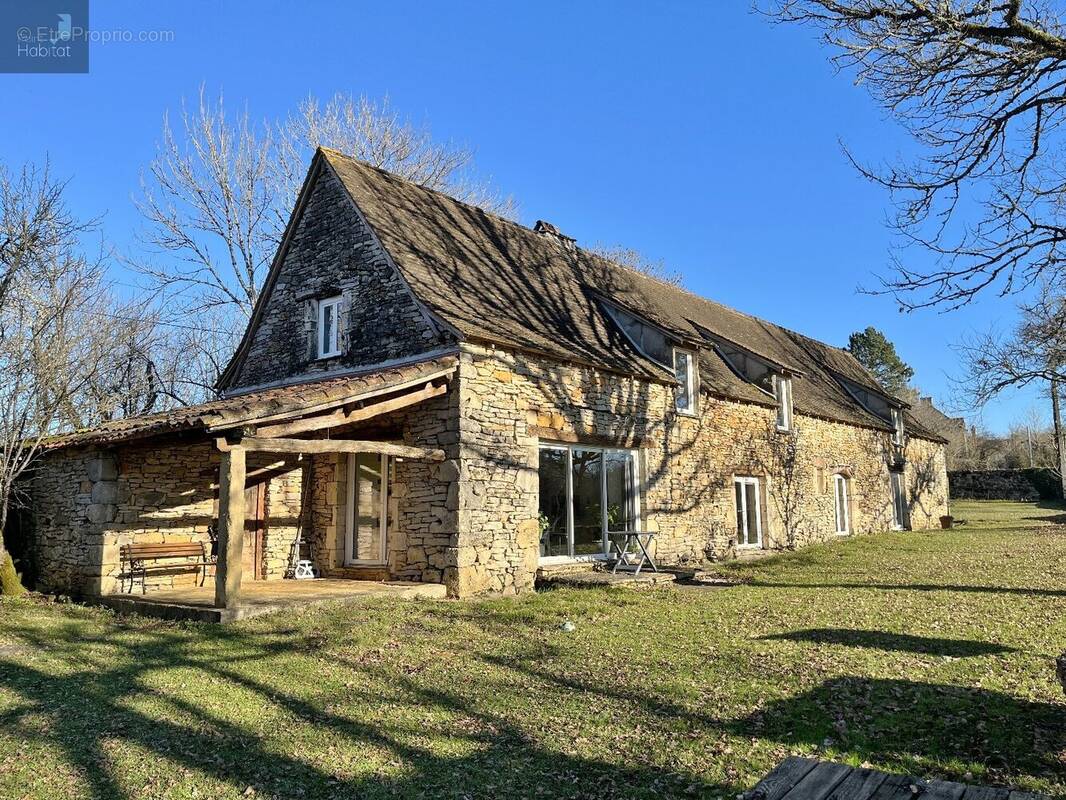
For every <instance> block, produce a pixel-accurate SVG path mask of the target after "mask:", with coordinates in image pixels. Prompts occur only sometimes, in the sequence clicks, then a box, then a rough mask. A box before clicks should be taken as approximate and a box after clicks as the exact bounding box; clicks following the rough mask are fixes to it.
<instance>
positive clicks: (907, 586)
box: [751, 577, 1066, 597]
mask: <svg viewBox="0 0 1066 800" xmlns="http://www.w3.org/2000/svg"><path fill="white" fill-rule="evenodd" d="M751 585H752V586H757V587H760V588H764V589H874V590H876V591H890V592H893V591H908V592H967V593H971V592H972V593H988V594H1012V595H1023V596H1024V595H1029V596H1032V597H1066V589H1039V588H1036V587H1032V586H965V585H961V586H960V585H958V584H951V583H858V582H845V581H839V582H820V583H804V582H800V581H795V582H789V581H773V580H762V579H760V578H758V577H755V578H754V579H753V580H752V582H751Z"/></svg>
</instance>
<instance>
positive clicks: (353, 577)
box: [323, 567, 389, 581]
mask: <svg viewBox="0 0 1066 800" xmlns="http://www.w3.org/2000/svg"><path fill="white" fill-rule="evenodd" d="M323 577H325V578H330V579H338V580H349V581H387V580H388V579H389V568H388V567H334V568H333V569H331V570H327V572H326V574H325V575H324V576H323Z"/></svg>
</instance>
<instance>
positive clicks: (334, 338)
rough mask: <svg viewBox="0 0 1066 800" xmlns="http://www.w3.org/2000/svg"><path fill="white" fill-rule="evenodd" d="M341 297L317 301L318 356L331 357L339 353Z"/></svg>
mask: <svg viewBox="0 0 1066 800" xmlns="http://www.w3.org/2000/svg"><path fill="white" fill-rule="evenodd" d="M340 311H341V299H340V298H339V297H329V298H327V299H325V300H319V301H318V331H317V337H316V338H317V340H318V357H319V358H332V357H333V356H339V355H340V354H341V334H340V327H341V325H340Z"/></svg>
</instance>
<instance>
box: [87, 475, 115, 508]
mask: <svg viewBox="0 0 1066 800" xmlns="http://www.w3.org/2000/svg"><path fill="white" fill-rule="evenodd" d="M90 498H91V499H92V501H93V502H94V503H117V502H118V499H119V491H118V484H117V483H116V482H115V481H113V480H107V481H98V482H97V483H94V484H93V488H92V492H91V494H90Z"/></svg>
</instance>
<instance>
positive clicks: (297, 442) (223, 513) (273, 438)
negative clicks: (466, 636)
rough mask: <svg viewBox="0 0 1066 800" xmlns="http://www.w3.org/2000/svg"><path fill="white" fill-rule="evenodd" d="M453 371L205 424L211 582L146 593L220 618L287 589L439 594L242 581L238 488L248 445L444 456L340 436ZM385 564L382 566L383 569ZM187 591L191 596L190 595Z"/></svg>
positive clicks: (361, 584) (263, 449) (406, 403)
mask: <svg viewBox="0 0 1066 800" xmlns="http://www.w3.org/2000/svg"><path fill="white" fill-rule="evenodd" d="M453 372H454V366H453V365H451V364H449V365H448V366H446V367H444V368H442V369H438V370H437V371H435V372H431V373H429V374H425V373H423V374H422V375H420V376H419V377H418V378H417V379H414V380H411V381H408V382H406V383H401V384H393V385H391V386H388V387H387V389H385V390H384V391H382V390H378V391H376V392H373V393H361V394H359V395H357V396H348V397H344V396H341V397H333V398H330V399H327V400H325V401H322V402H318V403H312V404H303V405H301V406H299V407H295V408H294V407H290V408H287V409H284V410H279V409H276V408H268V409H263V410H260V411H258V412H257V413H254V414H249V415H246V416H244V417H241V418H233V417H231V418H229V419H226V420H225V421H224V422H219V423H216V424H215V425H212V426H209V427H208V428H207V433H208V435H209V436H211V437H213V439H214V443H215V446H216V447H217V449H218V450H219V451H220V454H221V461H220V465H219V478H218V520H217V527H216V530H217V537H218V546H217V556H216V563H215V570H214V573H215V574H214V587H213V590H212V589H210V587H197V588H190V589H175V590H171V591H169V592H157V593H155V596H154V597H153V598H152V599H151V600H152V601H155V600H157V599H159V600H162V601H164V602H166V601H167V600H168V599H169V600H171V601H172V603H173V604H175V605H176V606H187V607H189V608H200V609H209V610H210V615H211V616H217V617H218V618H219V620H226V619H240V618H243V617H246V616H252V615H255V614H260V613H269V611H271V610H275V608H274V607H275V606H277V605H278V604H279V602H281V601H283V600H284V599H285V598H288V597H290V596H291V597H294V598H297V599H295V600H293V601H291V602H300V603H302V602H315V600H316V599H317V598H318V597H319V596H321V597H322V599H326V600H328V599H331V598H332V597H333V596H334V595H337V596H340V597H342V598H343V597H347V596H349V595H352V596H360V595H365V594H366V593H367V592H368V591H369V589H370V588H371V587H382V588H383V589H385V590H386V593H393V594H401V595H402V594H404V592H408V593H410V594H413V595H414V596H444V594H445V589H444V586H442V585H439V584H400V583H393V582H389V581H384V582H375V581H362V580H313V581H295V580H294V581H285V582H280V581H250V582H249V583H248V584H247V585H245V583H244V581H243V577H244V576H243V571H244V564H245V562H246V559H245V558H244V552H243V550H244V546H245V544H244V540H245V535H244V534H245V530H246V518H245V517H246V501H245V490H246V487H247V479H248V478H249V477H250V475H249V473H248V471H247V469H246V463H247V460H246V455H247V453H249V452H252V453H268V454H272V455H273V454H277V455H279V456H282V457H286V456H289V457H291V456H293V455H300V456H304V455H311V456H314V455H320V454H326V455H329V454H340V453H348V454H379V455H382V456H388V457H390V458H401V459H407V460H426V461H434V462H440V461H443V460H444V458H445V454H444V451H443V450H441V449H438V448H431V447H417V446H412V445H410V444H404V443H401V442H397V441H380V440H377V439H366V438H363V439H356V438H346V437H348V436H352V435H353V433H352V431H353V426H358V425H360V424H361V423H365V422H367V421H369V420H372V419H375V418H378V417H381V416H383V415H386V414H389V413H392V412H395V411H399V410H401V409H406V408H409V407H411V406H414V405H417V404H420V403H423V402H426V401H427V400H431V399H432V398H435V397H439V396H441V395H444V394H445V393H446V392H447V391H448V385H449V381H450V378H451V376H452V374H453ZM356 430H358V428H356ZM356 435H358V434H356ZM382 569H383V570H384V567H382ZM385 572H386V574H387V570H385ZM331 577H332V576H331ZM412 587H413V588H412ZM171 595H173V597H170V596H171ZM208 595H210V602H208ZM190 598H192V599H193V600H194V601H195V602H190ZM308 598H309V599H308ZM283 604H284V603H282V605H283ZM186 618H188V617H186Z"/></svg>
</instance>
